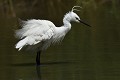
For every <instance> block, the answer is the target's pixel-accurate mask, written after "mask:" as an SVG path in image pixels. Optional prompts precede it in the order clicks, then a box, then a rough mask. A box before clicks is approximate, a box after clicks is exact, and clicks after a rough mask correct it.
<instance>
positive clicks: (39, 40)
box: [16, 12, 80, 51]
mask: <svg viewBox="0 0 120 80" xmlns="http://www.w3.org/2000/svg"><path fill="white" fill-rule="evenodd" d="M75 17H78V15H77V14H76V13H74V12H69V13H67V14H66V15H65V16H64V18H63V23H64V25H63V26H61V27H56V26H55V25H54V24H53V23H52V22H51V21H48V20H39V19H38V20H35V19H32V20H28V21H23V24H22V29H19V30H16V37H17V38H20V39H22V40H20V41H19V42H18V43H17V44H16V48H17V49H19V50H21V49H22V48H23V47H24V46H27V48H28V49H30V50H33V51H35V50H37V51H38V50H45V49H47V48H48V47H49V46H50V45H51V44H52V43H56V42H60V41H61V40H62V39H63V38H64V36H65V35H66V33H67V32H68V31H69V30H70V29H71V24H70V22H71V21H76V20H75V19H76V18H75ZM78 18H79V17H78ZM79 19H80V18H79ZM76 22H77V21H76Z"/></svg>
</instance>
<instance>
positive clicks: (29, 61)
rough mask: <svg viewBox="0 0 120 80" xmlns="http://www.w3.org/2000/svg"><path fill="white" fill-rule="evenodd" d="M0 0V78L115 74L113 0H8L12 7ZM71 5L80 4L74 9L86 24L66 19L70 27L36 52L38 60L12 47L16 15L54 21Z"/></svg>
mask: <svg viewBox="0 0 120 80" xmlns="http://www.w3.org/2000/svg"><path fill="white" fill-rule="evenodd" d="M36 1H37V0H36ZM2 3H3V2H2V1H1V3H0V10H1V13H0V17H1V18H0V27H1V29H0V37H1V39H0V44H1V45H0V80H119V79H120V58H119V57H120V49H119V48H120V23H119V21H120V15H119V14H120V6H119V5H120V1H119V0H114V1H112V0H100V1H95V0H84V1H82V0H80V1H79V0H74V2H73V1H72V0H69V2H68V1H67V0H66V1H62V0H56V1H54V2H52V1H48V2H47V3H45V1H43V0H41V1H38V2H34V4H33V6H31V4H32V1H30V2H27V1H24V0H21V1H18V2H17V1H13V5H14V6H13V10H11V8H9V7H8V8H7V4H6V6H1V5H2ZM4 4H5V2H4ZM40 4H41V5H40ZM43 4H44V5H43ZM66 5H67V6H66ZM74 5H81V6H82V9H81V11H80V12H76V13H77V14H78V15H79V16H80V17H81V19H83V20H84V21H86V22H87V23H89V24H90V25H91V26H92V27H87V26H85V25H83V24H81V23H80V24H79V23H72V30H71V31H70V32H69V33H68V34H67V35H66V37H65V39H64V40H63V41H62V43H61V44H60V45H55V46H51V47H50V48H48V50H47V51H45V52H43V53H42V54H41V66H39V67H36V65H35V57H36V53H29V52H24V51H17V50H16V49H15V48H14V45H15V44H16V43H17V41H18V40H17V39H16V38H15V37H14V30H16V29H18V28H19V24H18V21H17V19H18V17H19V18H21V19H24V20H26V19H31V18H36V19H38V18H41V19H48V20H51V21H52V22H54V23H55V25H57V26H60V25H62V18H63V15H64V14H65V13H66V12H68V11H70V10H71V8H72V7H73V6H74ZM4 7H5V11H4V10H3V9H4ZM14 13H15V15H14ZM58 15H59V16H58ZM15 16H16V17H17V18H16V17H15Z"/></svg>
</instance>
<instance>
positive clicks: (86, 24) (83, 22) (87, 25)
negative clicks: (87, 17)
mask: <svg viewBox="0 0 120 80" xmlns="http://www.w3.org/2000/svg"><path fill="white" fill-rule="evenodd" d="M79 22H81V23H83V24H85V25H87V26H89V27H91V26H90V25H89V24H87V23H85V22H84V21H82V20H79Z"/></svg>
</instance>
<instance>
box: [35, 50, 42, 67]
mask: <svg viewBox="0 0 120 80" xmlns="http://www.w3.org/2000/svg"><path fill="white" fill-rule="evenodd" d="M40 54H41V51H38V52H37V56H36V64H37V65H40Z"/></svg>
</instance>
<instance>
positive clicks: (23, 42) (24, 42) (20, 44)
mask: <svg viewBox="0 0 120 80" xmlns="http://www.w3.org/2000/svg"><path fill="white" fill-rule="evenodd" d="M27 41H28V38H24V39H23V40H20V41H19V42H18V43H17V44H16V46H15V48H16V49H18V51H20V50H21V49H22V48H23V46H25V45H26V44H27Z"/></svg>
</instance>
